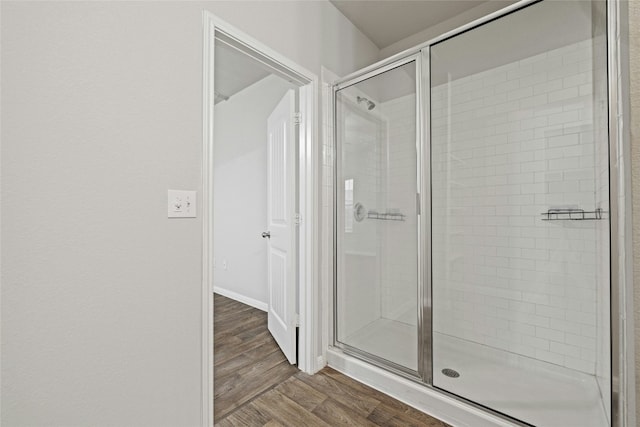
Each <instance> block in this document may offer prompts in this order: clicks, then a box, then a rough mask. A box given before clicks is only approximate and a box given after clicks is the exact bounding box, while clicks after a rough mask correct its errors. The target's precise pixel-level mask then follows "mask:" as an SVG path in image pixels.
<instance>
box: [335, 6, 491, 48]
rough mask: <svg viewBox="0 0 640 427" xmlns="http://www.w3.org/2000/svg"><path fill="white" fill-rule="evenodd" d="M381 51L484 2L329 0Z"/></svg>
mask: <svg viewBox="0 0 640 427" xmlns="http://www.w3.org/2000/svg"><path fill="white" fill-rule="evenodd" d="M329 1H331V3H333V5H334V6H335V7H336V8H338V10H339V11H340V12H342V14H343V15H344V16H346V17H347V18H348V19H349V20H350V21H351V22H352V23H353V25H355V26H356V27H358V29H359V30H360V31H362V32H363V33H364V35H366V36H367V37H368V38H369V39H370V40H371V41H373V42H374V43H375V44H376V46H377V47H378V48H379V49H384V48H385V47H388V46H390V45H392V44H394V43H396V42H398V41H400V40H402V39H404V38H407V37H409V36H411V35H413V34H415V33H417V32H419V31H422V30H424V29H425V28H429V27H432V26H434V25H436V24H439V23H441V22H443V21H446V20H447V19H451V18H453V17H454V16H456V15H459V14H460V13H463V12H465V11H467V10H469V9H471V8H473V7H475V6H478V5H480V4H482V3H486V2H487V0H329Z"/></svg>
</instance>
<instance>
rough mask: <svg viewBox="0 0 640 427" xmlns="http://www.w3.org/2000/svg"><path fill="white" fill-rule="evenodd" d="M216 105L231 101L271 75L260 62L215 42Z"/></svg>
mask: <svg viewBox="0 0 640 427" xmlns="http://www.w3.org/2000/svg"><path fill="white" fill-rule="evenodd" d="M215 43H216V44H215V64H216V65H215V67H216V72H215V81H214V87H215V92H216V94H215V95H216V96H215V103H216V104H218V103H220V102H222V101H225V100H227V99H229V98H230V97H231V96H233V95H235V94H236V93H238V92H240V91H241V90H243V89H244V88H246V87H249V86H251V85H252V84H254V83H256V82H257V81H259V80H262V79H264V78H265V77H267V76H269V75H270V74H271V72H270V70H269V69H268V68H267V67H266V66H265V65H263V64H261V63H260V62H258V61H256V60H254V59H252V58H250V57H249V56H247V55H245V54H244V53H242V52H239V51H238V50H237V49H235V48H233V47H231V46H229V45H227V44H226V43H223V42H220V41H219V40H217V39H216V42H215Z"/></svg>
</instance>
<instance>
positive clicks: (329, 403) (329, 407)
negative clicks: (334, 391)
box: [312, 399, 376, 426]
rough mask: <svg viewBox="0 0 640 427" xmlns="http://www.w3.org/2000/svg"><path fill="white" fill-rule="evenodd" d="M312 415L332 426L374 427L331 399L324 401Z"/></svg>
mask: <svg viewBox="0 0 640 427" xmlns="http://www.w3.org/2000/svg"><path fill="white" fill-rule="evenodd" d="M341 402H342V401H341ZM343 403H345V402H343ZM312 413H313V414H315V415H317V416H318V417H319V418H321V419H322V420H324V421H325V422H327V424H329V425H332V426H336V425H341V426H376V424H374V423H372V422H371V421H369V420H368V419H366V418H365V417H363V416H362V415H361V414H359V413H358V412H356V411H353V410H352V408H349V407H347V406H346V405H343V404H341V403H338V402H336V401H335V400H333V399H326V400H325V401H324V402H322V403H321V404H320V405H318V407H317V408H315V409H314V410H313V412H312Z"/></svg>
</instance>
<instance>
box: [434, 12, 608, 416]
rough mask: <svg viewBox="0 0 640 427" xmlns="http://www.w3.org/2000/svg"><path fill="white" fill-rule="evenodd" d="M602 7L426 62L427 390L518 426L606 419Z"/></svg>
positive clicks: (492, 26) (468, 43)
mask: <svg viewBox="0 0 640 427" xmlns="http://www.w3.org/2000/svg"><path fill="white" fill-rule="evenodd" d="M605 22H606V15H605V3H604V2H600V1H593V2H591V1H567V2H564V1H561V2H556V1H543V2H539V3H534V4H532V5H530V6H528V7H526V8H524V9H521V10H518V11H516V12H514V13H511V14H509V15H507V16H504V17H502V18H500V19H497V20H494V21H491V22H489V23H487V24H484V25H482V26H480V27H476V28H474V29H472V30H470V31H467V32H465V33H462V34H460V35H457V36H454V37H452V38H449V39H446V40H444V41H442V42H439V43H437V44H435V45H433V46H431V48H430V53H431V60H430V61H431V64H430V66H431V72H430V76H431V82H430V84H431V117H430V119H431V186H432V209H431V213H432V298H433V385H434V386H435V387H438V388H440V389H444V390H446V391H448V392H450V393H453V394H456V395H458V396H461V397H463V398H465V399H468V400H471V401H474V402H476V403H479V404H481V405H484V406H486V407H489V408H492V409H493V410H495V411H498V412H502V413H504V414H506V415H509V416H511V417H514V418H517V419H520V420H522V421H524V422H527V423H530V424H534V425H541V426H544V425H549V426H607V425H610V419H611V388H610V387H611V376H610V363H611V361H610V336H609V334H610V332H609V331H610V314H609V309H610V305H609V282H610V280H609V220H608V211H609V181H608V179H609V171H608V164H609V163H608V145H607V140H608V134H607V129H608V128H607V126H608V123H607V77H606V76H607V69H606V64H607V62H606V43H605Z"/></svg>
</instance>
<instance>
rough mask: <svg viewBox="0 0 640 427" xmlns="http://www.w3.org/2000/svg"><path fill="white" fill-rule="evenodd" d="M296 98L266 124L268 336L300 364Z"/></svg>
mask: <svg viewBox="0 0 640 427" xmlns="http://www.w3.org/2000/svg"><path fill="white" fill-rule="evenodd" d="M294 113H295V93H294V91H293V90H288V91H287V93H286V94H285V96H284V97H283V98H282V99H281V100H280V102H279V103H278V106H277V107H276V108H275V110H273V112H272V113H271V115H270V116H269V119H268V121H267V133H268V135H267V139H268V151H267V153H268V154H267V163H268V165H267V226H268V231H265V232H264V233H263V234H262V237H265V238H267V240H268V249H267V254H268V255H267V256H268V257H269V258H268V261H267V265H268V273H267V274H268V279H267V280H268V286H269V311H268V326H269V332H271V334H272V335H273V338H274V339H275V340H276V342H277V343H278V345H279V346H280V348H281V349H282V352H283V353H284V355H285V356H286V357H287V359H288V360H289V362H290V363H291V364H294V363H296V350H297V342H296V322H297V320H296V231H297V230H296V224H295V201H296V181H295V180H296V175H295V155H296V150H295V141H296V138H295V123H294V120H293V117H294Z"/></svg>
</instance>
